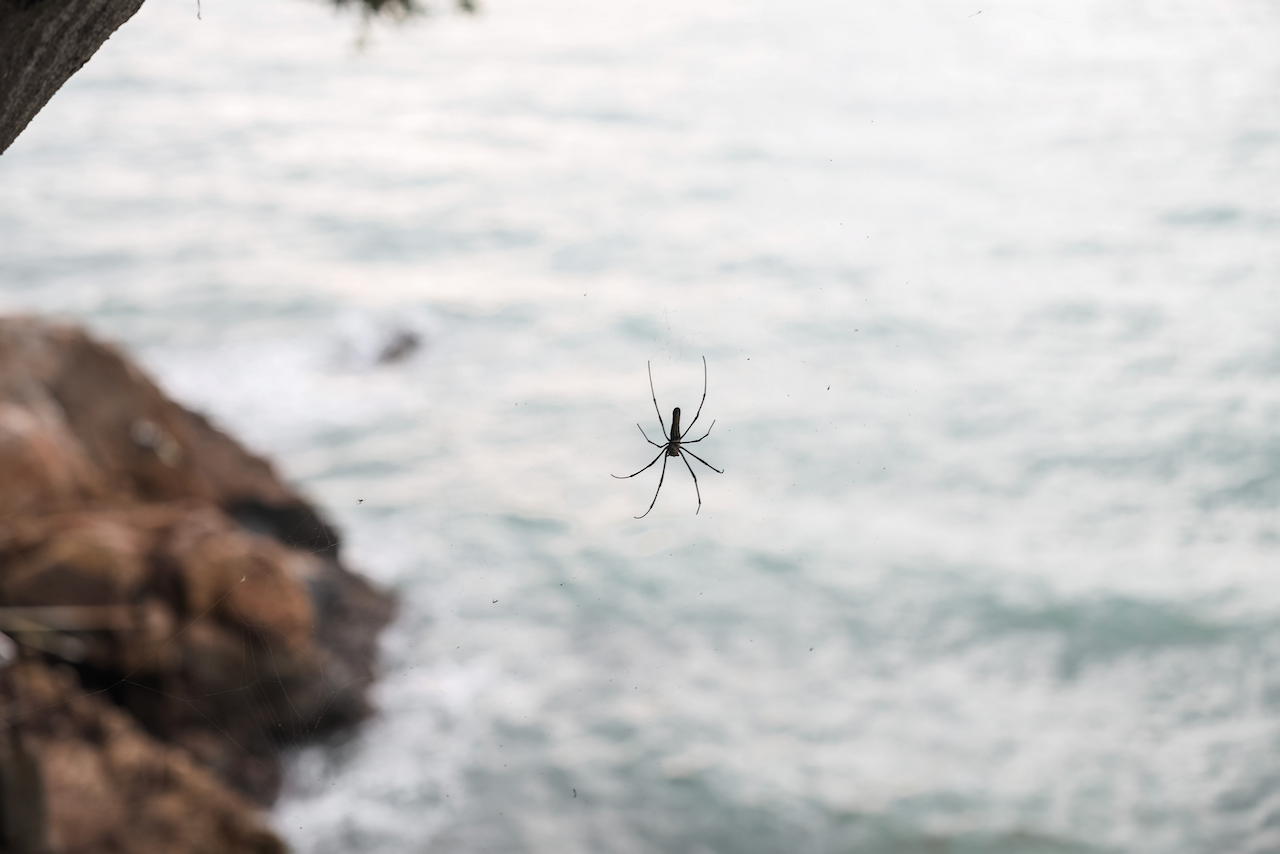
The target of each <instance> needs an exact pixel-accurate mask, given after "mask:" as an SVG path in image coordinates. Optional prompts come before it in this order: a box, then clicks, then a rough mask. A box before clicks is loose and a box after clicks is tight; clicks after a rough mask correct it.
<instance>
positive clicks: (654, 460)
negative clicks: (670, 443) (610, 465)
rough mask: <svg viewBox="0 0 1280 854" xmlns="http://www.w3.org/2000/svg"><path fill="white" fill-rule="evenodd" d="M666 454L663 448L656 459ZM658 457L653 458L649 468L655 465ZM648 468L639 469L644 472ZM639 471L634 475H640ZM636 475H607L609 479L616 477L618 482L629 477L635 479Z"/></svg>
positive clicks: (664, 465) (664, 464)
mask: <svg viewBox="0 0 1280 854" xmlns="http://www.w3.org/2000/svg"><path fill="white" fill-rule="evenodd" d="M666 452H667V449H666V448H665V447H664V448H663V449H662V453H660V454H658V457H660V456H662V454H665V453H666ZM658 457H654V458H653V460H652V461H651V462H650V463H649V466H651V465H653V464H654V463H656V462H657V461H658ZM662 465H663V467H664V468H665V467H666V465H667V464H666V463H663V464H662ZM649 466H645V467H644V468H643V469H640V471H644V470H645V469H647V468H648V467H649ZM640 471H638V472H636V474H640ZM636 474H611V475H609V477H616V478H617V479H618V480H626V479H627V478H629V477H635V476H636Z"/></svg>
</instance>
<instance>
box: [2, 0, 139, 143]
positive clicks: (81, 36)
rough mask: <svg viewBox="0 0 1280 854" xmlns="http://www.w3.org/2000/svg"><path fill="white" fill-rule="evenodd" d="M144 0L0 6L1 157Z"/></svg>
mask: <svg viewBox="0 0 1280 854" xmlns="http://www.w3.org/2000/svg"><path fill="white" fill-rule="evenodd" d="M141 6H142V0H0V152H3V151H4V150H5V149H7V148H8V147H9V146H10V145H11V144H12V143H13V141H14V140H15V139H16V138H17V136H18V134H20V133H22V130H23V128H25V127H26V126H27V125H28V124H29V123H30V122H31V120H32V119H33V118H35V115H36V113H38V112H40V110H41V108H42V107H44V105H45V104H47V103H48V102H49V99H50V98H52V97H53V93H54V92H57V91H58V89H59V88H60V87H61V86H62V84H63V83H65V82H67V79H68V78H69V77H70V76H71V75H72V74H75V73H76V72H77V71H79V70H80V67H81V66H83V65H84V64H85V63H86V62H88V61H89V57H91V56H93V54H94V52H95V51H97V49H98V48H100V47H102V44H103V42H105V41H106V40H107V39H108V38H110V36H111V34H112V33H114V32H115V31H116V29H117V28H119V26H120V25H121V24H123V23H124V22H125V21H127V20H129V19H130V18H131V17H133V13H134V12H137V11H138V9H139V8H141Z"/></svg>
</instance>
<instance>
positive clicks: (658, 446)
mask: <svg viewBox="0 0 1280 854" xmlns="http://www.w3.org/2000/svg"><path fill="white" fill-rule="evenodd" d="M636 426H637V427H640V425H639V424H637V425H636ZM640 435H641V436H644V440H645V441H646V442H648V443H649V444H650V445H653V446H654V447H655V448H665V447H666V445H659V444H658V443H657V442H655V441H653V440H652V439H650V438H649V434H648V433H646V432H644V428H643V427H640Z"/></svg>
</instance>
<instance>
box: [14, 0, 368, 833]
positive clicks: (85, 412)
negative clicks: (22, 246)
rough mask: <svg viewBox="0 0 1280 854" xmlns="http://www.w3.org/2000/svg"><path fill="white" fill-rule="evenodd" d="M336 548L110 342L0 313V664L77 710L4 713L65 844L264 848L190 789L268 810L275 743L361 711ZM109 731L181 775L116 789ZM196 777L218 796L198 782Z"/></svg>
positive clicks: (350, 719)
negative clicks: (9, 663) (135, 831)
mask: <svg viewBox="0 0 1280 854" xmlns="http://www.w3.org/2000/svg"><path fill="white" fill-rule="evenodd" d="M0 2H3V0H0ZM338 551H339V550H338V538H337V535H336V533H335V532H334V531H333V529H332V527H331V526H330V525H328V524H327V523H326V522H325V521H324V520H323V518H321V517H320V515H319V514H318V513H317V512H316V510H315V509H314V508H312V507H311V506H310V505H308V504H307V503H306V502H305V501H303V500H302V499H301V498H300V497H299V496H298V495H296V494H295V493H294V492H293V491H291V490H290V489H289V488H288V487H287V486H285V485H284V484H282V483H281V482H280V480H279V479H278V478H277V477H276V475H275V473H274V472H273V471H272V469H271V466H270V465H269V464H268V463H266V462H265V461H264V460H262V459H260V458H258V457H255V456H253V455H251V454H249V453H248V452H246V451H245V450H244V449H243V448H241V447H240V446H239V445H237V444H236V443H235V442H234V441H233V440H232V439H230V438H228V437H227V436H226V435H224V434H222V433H220V432H219V431H218V430H217V429H215V428H214V427H213V426H211V425H210V424H209V422H208V421H207V420H205V419H204V418H202V417H201V416H199V415H196V414H195V413H192V412H190V411H188V410H186V409H184V408H182V407H181V406H179V405H178V404H176V403H174V402H172V401H170V400H168V399H167V398H166V397H165V396H164V395H163V394H162V393H161V392H160V390H159V389H158V388H157V387H156V386H155V384H154V383H152V382H151V381H150V380H148V379H147V378H146V377H145V376H144V375H143V374H142V373H141V372H140V371H139V370H138V369H137V368H136V367H135V366H133V365H132V364H130V363H129V362H128V361H127V360H125V359H124V358H123V357H122V356H121V355H120V354H119V353H118V352H117V351H116V350H114V349H113V348H111V347H109V346H106V345H104V344H101V343H99V342H96V341H94V340H92V339H90V338H89V337H88V336H86V335H85V334H84V333H83V332H82V331H80V330H79V329H77V328H74V327H69V326H59V325H51V324H47V323H44V322H41V321H37V320H34V319H30V318H9V319H0V630H2V631H5V632H7V633H9V634H10V635H12V636H13V637H14V638H15V639H16V640H18V641H19V643H20V644H22V645H23V647H24V649H25V651H26V652H25V659H24V661H23V663H22V664H21V665H19V666H17V667H15V668H11V669H10V671H0V674H2V673H5V672H9V673H10V675H9V676H7V677H4V678H5V679H6V680H7V682H6V683H5V684H6V685H7V687H8V690H9V691H10V692H11V698H10V699H9V700H8V704H9V707H10V708H19V709H35V708H37V707H38V706H42V705H43V701H42V700H41V701H39V702H37V699H38V697H37V695H39V696H40V697H43V696H45V695H48V696H56V697H58V698H63V699H58V700H57V702H58V703H61V704H63V705H66V706H67V709H68V710H70V709H72V707H73V706H74V708H75V709H79V710H80V711H76V712H74V713H73V712H72V711H67V714H68V715H70V717H69V718H67V720H68V721H71V723H69V724H66V725H65V726H64V724H62V723H58V721H59V720H61V718H59V717H58V716H57V715H53V717H50V716H49V715H48V714H46V713H44V712H40V713H35V712H31V713H27V712H23V713H22V714H21V715H18V716H16V717H15V716H13V715H12V714H10V715H8V716H6V717H5V719H4V720H5V722H7V723H8V724H10V726H12V727H16V728H17V729H18V730H19V731H20V733H19V734H21V735H23V737H24V738H25V737H26V730H27V729H31V731H32V732H35V733H39V735H38V736H34V737H36V738H37V741H38V744H39V747H38V749H36V750H35V752H36V753H37V754H38V756H39V757H40V759H41V764H42V767H43V769H44V773H45V788H46V789H47V794H48V814H49V821H50V828H51V832H52V834H53V835H54V836H55V837H58V838H59V839H62V840H63V841H62V842H61V843H60V844H62V845H63V846H64V848H65V850H67V851H78V850H85V851H88V850H116V849H113V848H111V845H117V847H118V849H119V850H122V851H124V850H127V851H135V850H136V851H150V850H157V851H159V850H166V851H172V852H181V851H222V850H245V851H257V850H263V851H267V850H275V849H272V848H271V847H270V845H269V844H268V842H264V841H262V839H266V837H262V839H259V837H257V836H253V834H252V833H250V831H249V830H245V828H248V827H250V824H245V823H244V822H245V821H248V819H244V820H243V821H242V820H241V819H237V820H236V821H238V822H240V823H239V824H237V823H235V822H232V823H231V824H227V822H226V821H224V820H223V819H221V818H219V819H217V820H216V821H215V819H214V818H213V817H212V816H213V813H210V814H209V815H202V816H194V815H187V814H186V813H185V812H184V811H189V810H197V811H199V810H200V809H203V807H202V806H201V805H202V803H204V802H205V801H206V800H207V802H208V804H209V809H215V805H217V806H216V809H225V810H227V811H230V813H236V814H237V815H240V813H239V812H236V811H237V810H240V811H241V812H243V809H244V801H242V800H240V797H239V796H238V795H233V794H231V792H230V791H229V790H227V789H226V788H225V787H222V788H220V787H221V786H222V783H225V784H228V785H229V786H230V787H233V788H234V789H236V790H238V791H239V792H240V793H242V794H243V795H246V796H248V797H249V798H250V799H252V800H253V801H255V802H257V803H259V804H265V803H269V802H270V801H271V800H272V799H273V798H274V797H275V794H276V792H277V790H278V787H279V784H280V764H279V761H278V751H279V749H280V748H281V746H283V745H286V744H289V743H293V742H296V741H298V740H300V739H305V738H308V737H311V736H313V735H314V734H316V733H323V732H326V731H330V730H333V729H335V728H338V727H343V726H347V725H350V724H352V723H354V722H356V721H358V720H360V719H361V718H362V717H364V716H365V715H366V714H367V713H368V705H367V702H366V700H365V689H366V687H367V685H368V683H369V680H370V679H371V678H372V674H373V667H374V660H375V653H376V642H377V633H378V631H379V630H380V629H381V628H382V626H383V625H385V623H386V622H387V620H388V619H389V618H390V615H391V601H390V600H389V598H388V597H387V596H386V595H385V594H382V593H380V592H378V591H376V590H374V589H373V588H372V587H370V586H369V584H367V583H366V582H365V581H363V580H362V579H361V578H359V577H358V576H356V575H353V574H352V573H350V572H348V571H347V570H346V569H344V568H343V567H342V565H341V564H340V563H339V560H338V556H339V555H338ZM53 666H57V667H60V668H63V669H62V670H59V671H57V672H56V673H55V672H54V671H51V670H49V668H50V667H53ZM46 671H47V672H46ZM72 674H73V675H74V679H73V675H72ZM51 686H52V687H51ZM42 692H43V693H42ZM77 692H79V693H77ZM86 692H93V693H92V697H90V698H87V699H83V700H81V699H75V698H76V697H79V696H81V695H84V694H86ZM33 698H35V699H33ZM66 698H71V699H66ZM68 703H69V704H70V705H67V704H68ZM112 704H114V707H115V708H113V707H112ZM116 709H118V710H119V711H117V710H116ZM77 715H79V717H77ZM93 721H97V722H98V723H92V722H93ZM102 722H108V723H109V725H108V723H102ZM60 727H62V729H60ZM104 727H106V729H104ZM0 729H2V727H0ZM144 732H145V733H146V735H144V734H143V733H144ZM86 733H88V734H86ZM92 733H99V735H96V736H95V735H92ZM101 733H108V735H101ZM0 736H3V732H0ZM95 739H96V740H95ZM117 742H118V743H119V744H127V745H131V746H130V747H128V749H127V750H126V749H125V748H120V750H121V751H123V752H124V753H128V751H134V752H135V753H137V754H138V755H139V756H142V755H144V754H145V756H146V757H148V758H146V759H145V761H144V760H143V759H137V760H136V762H138V763H142V764H141V765H137V766H136V767H137V768H142V767H144V766H145V768H148V769H152V771H154V769H156V768H164V769H171V768H172V769H180V773H179V771H178V770H175V771H173V772H172V773H173V774H174V775H176V776H175V777H174V779H175V780H177V779H181V780H182V781H185V782H181V783H180V784H179V783H172V784H170V783H166V784H165V785H166V786H170V788H164V787H161V788H159V789H155V792H156V793H157V794H156V795H155V797H156V798H158V799H159V800H157V801H156V803H155V804H151V803H150V802H149V801H147V798H148V797H149V796H144V795H143V794H142V792H143V791H144V789H145V787H144V786H143V784H141V783H139V784H137V786H134V788H128V787H127V786H124V784H122V783H119V780H122V779H124V777H128V776H129V775H130V774H133V773H134V771H132V770H129V769H131V768H135V766H132V765H127V764H123V765H122V764H119V763H121V762H125V760H124V759H120V758H119V756H117V754H116V753H112V750H114V749H115V748H114V747H112V745H114V744H116V743H117ZM121 755H124V754H123V753H122V754H121ZM129 755H133V754H129ZM128 761H130V762H132V761H135V760H132V759H131V760H128ZM148 763H150V764H148ZM156 763H159V764H156ZM175 763H176V764H175ZM59 769H62V770H59ZM66 769H78V770H74V773H73V771H70V770H66ZM152 771H148V772H147V773H152ZM139 773H141V772H139ZM156 773H158V772H156ZM164 774H170V771H167V770H166V771H165V772H164ZM120 775H124V777H121V776H120ZM184 775H185V776H184ZM144 776H145V775H144ZM162 776H163V775H162ZM130 779H132V778H130ZM148 779H149V778H148ZM165 779H166V780H167V779H169V778H168V777H166V778H165ZM215 780H218V781H221V783H218V782H215ZM59 781H63V782H59ZM129 785H133V784H132V783H131V784H129ZM148 785H149V784H148ZM122 786H123V788H122ZM173 786H176V787H177V788H172V787H173ZM77 787H78V788H77ZM139 787H142V788H139ZM202 787H204V788H202ZM209 787H213V788H212V789H209V791H213V790H215V789H216V790H217V791H218V792H219V793H220V794H218V795H217V797H216V798H215V797H213V796H212V795H210V796H209V797H208V798H205V796H204V795H202V794H201V795H197V794H196V793H198V792H205V790H206V789H208V788H209ZM144 802H146V803H144ZM72 803H75V804H79V805H81V806H76V807H72V806H70V804H72ZM90 803H92V804H94V805H95V806H93V808H92V810H89V809H88V808H87V807H85V806H84V805H87V804H90ZM163 804H170V806H163ZM166 809H168V810H171V811H172V813H173V815H182V816H184V818H183V819H182V822H184V823H185V822H193V824H191V825H190V826H191V827H193V828H194V827H202V826H203V825H202V824H200V822H214V824H216V825H217V827H219V828H222V831H219V832H220V833H222V832H225V833H224V835H225V834H230V836H226V839H224V840H223V841H217V840H219V839H223V837H219V836H217V834H215V835H214V836H213V837H208V839H209V840H213V841H209V843H208V845H209V846H214V847H208V846H206V847H199V845H197V841H198V840H197V837H199V839H206V836H205V835H204V834H203V831H202V832H201V833H198V834H197V833H195V832H194V831H192V833H193V834H194V835H191V836H190V838H189V839H188V838H187V837H182V838H183V839H187V841H186V842H182V841H174V840H177V839H178V837H172V838H170V837H168V836H165V834H168V833H170V830H167V829H165V828H168V827H169V825H166V824H164V819H163V816H160V813H157V812H155V811H156V810H159V811H160V812H161V813H162V812H164V810H166ZM215 811H216V810H215ZM164 814H165V815H169V813H164ZM144 815H145V816H150V818H146V821H154V827H155V828H157V829H156V830H155V834H156V835H154V836H147V837H146V839H150V840H153V841H154V840H160V839H162V838H163V839H170V841H169V842H165V843H164V844H161V843H160V842H154V845H157V846H159V847H145V846H147V845H153V842H146V843H145V845H144V844H143V843H142V842H138V843H137V845H134V843H133V842H128V843H127V844H126V843H125V842H119V843H116V842H113V843H111V845H108V844H107V843H106V842H103V841H102V840H105V839H108V837H110V838H112V839H115V838H116V837H111V836H110V834H111V833H113V832H115V831H111V830H109V828H111V827H116V826H117V825H119V824H121V823H124V824H132V823H134V822H135V821H142V820H143V818H142V817H143V816H144ZM156 816H160V817H156ZM113 822H114V824H113ZM82 825H83V826H82ZM151 826H152V825H148V827H151ZM210 826H213V825H210ZM255 826H256V825H255ZM104 828H106V829H104ZM233 831H234V832H233ZM148 832H150V831H148ZM174 832H176V831H174ZM255 832H256V831H255ZM59 834H61V835H60V836H59ZM237 834H238V835H237ZM245 834H248V835H245ZM232 837H234V838H235V839H239V840H241V841H240V842H236V843H235V845H232V843H231V842H228V841H226V840H230V839H232ZM139 838H142V837H139ZM250 839H253V840H258V841H255V842H252V843H250V842H247V841H244V840H250ZM92 840H98V841H92ZM200 844H201V845H203V844H204V843H200ZM270 844H276V843H270ZM219 845H221V846H223V847H217V846H219ZM236 845H238V846H240V847H238V848H237V847H235V846H236ZM119 846H124V847H119ZM139 846H142V847H139ZM228 846H230V847H228ZM254 846H258V847H254Z"/></svg>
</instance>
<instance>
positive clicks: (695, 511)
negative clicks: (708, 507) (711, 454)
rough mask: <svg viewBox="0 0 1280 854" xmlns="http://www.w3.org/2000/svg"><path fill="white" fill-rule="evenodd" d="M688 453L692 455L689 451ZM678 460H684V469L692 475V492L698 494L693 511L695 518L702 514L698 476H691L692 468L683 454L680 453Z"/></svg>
mask: <svg viewBox="0 0 1280 854" xmlns="http://www.w3.org/2000/svg"><path fill="white" fill-rule="evenodd" d="M689 453H691V454H692V453H693V451H690V452H689ZM680 459H682V460H684V467H685V468H687V469H688V470H689V474H691V475H693V491H694V492H696V493H697V494H698V509H697V510H694V511H693V515H695V516H697V515H698V514H699V513H701V512H702V490H701V489H699V488H698V476H697V475H696V474H693V466H691V465H689V461H688V460H685V459H684V452H683V451H681V452H680Z"/></svg>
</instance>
